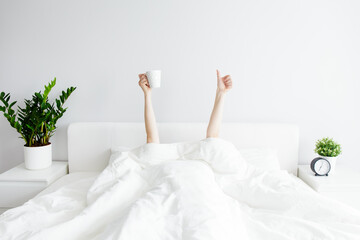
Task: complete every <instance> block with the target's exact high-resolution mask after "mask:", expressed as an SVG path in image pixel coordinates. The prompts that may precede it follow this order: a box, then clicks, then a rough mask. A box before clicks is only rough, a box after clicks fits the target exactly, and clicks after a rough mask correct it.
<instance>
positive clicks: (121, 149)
mask: <svg viewBox="0 0 360 240" xmlns="http://www.w3.org/2000/svg"><path fill="white" fill-rule="evenodd" d="M110 150H111V154H113V153H116V152H128V151H130V150H131V148H129V147H126V146H116V147H111V149H110Z"/></svg>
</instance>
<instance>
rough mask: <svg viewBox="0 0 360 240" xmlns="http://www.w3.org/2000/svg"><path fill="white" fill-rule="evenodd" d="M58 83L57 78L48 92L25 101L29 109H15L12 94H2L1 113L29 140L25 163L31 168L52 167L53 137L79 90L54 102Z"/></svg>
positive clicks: (25, 146)
mask: <svg viewBox="0 0 360 240" xmlns="http://www.w3.org/2000/svg"><path fill="white" fill-rule="evenodd" d="M55 84H56V78H54V80H53V81H51V82H50V83H49V84H48V85H45V90H44V93H41V91H40V92H36V93H35V94H34V95H33V96H32V98H31V99H30V100H26V99H25V107H24V108H21V107H19V106H18V109H17V111H15V110H14V109H13V107H14V105H15V104H16V101H15V102H10V93H5V92H1V93H0V112H3V113H4V116H5V118H6V119H7V120H8V121H9V123H10V125H11V126H12V127H13V128H14V129H15V130H16V131H17V132H18V133H19V134H20V138H22V139H23V140H24V141H25V145H24V161H25V167H26V168H27V169H32V170H36V169H43V168H47V167H49V166H51V163H52V149H51V143H50V137H51V136H53V135H54V133H55V130H56V123H57V121H58V120H59V119H60V118H61V117H62V116H63V114H64V113H65V112H66V108H64V107H63V105H64V103H65V101H66V100H67V99H68V98H69V96H70V95H71V93H72V92H74V91H75V89H76V87H70V88H68V89H67V90H66V91H62V93H61V95H60V96H59V98H58V99H55V102H54V103H50V102H49V99H48V96H49V93H50V91H51V89H52V88H53V87H54V86H55Z"/></svg>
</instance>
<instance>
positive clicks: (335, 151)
mask: <svg viewBox="0 0 360 240" xmlns="http://www.w3.org/2000/svg"><path fill="white" fill-rule="evenodd" d="M315 152H316V153H317V154H319V156H320V157H322V158H325V159H326V160H328V161H329V162H330V165H331V172H332V173H334V172H335V166H336V160H337V158H338V156H339V155H340V154H341V146H340V144H338V143H337V142H335V141H334V140H333V139H332V138H327V137H326V138H322V139H319V140H317V141H316V145H315Z"/></svg>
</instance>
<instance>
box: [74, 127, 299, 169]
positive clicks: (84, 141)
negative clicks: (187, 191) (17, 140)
mask: <svg viewBox="0 0 360 240" xmlns="http://www.w3.org/2000/svg"><path fill="white" fill-rule="evenodd" d="M158 128H159V134H160V140H161V142H162V143H171V142H183V141H193V140H200V139H203V138H204V137H205V134H206V128H207V123H158ZM220 136H221V137H222V138H223V139H226V140H229V141H231V142H232V143H233V144H234V145H235V146H236V147H237V148H251V147H271V148H276V149H277V150H278V157H279V162H280V167H281V168H282V169H285V170H287V171H288V172H289V173H293V174H295V175H296V171H297V164H298V146H299V128H298V126H296V125H292V124H262V123H223V125H222V128H221V132H220ZM145 141H146V135H145V127H144V123H126V122H120V123H104V122H99V123H97V122H91V123H72V124H70V126H69V128H68V161H69V171H70V173H71V172H85V171H92V172H93V171H101V170H103V169H104V168H105V166H106V165H107V163H108V159H109V156H110V149H111V147H116V146H126V147H136V146H139V145H141V144H144V143H145Z"/></svg>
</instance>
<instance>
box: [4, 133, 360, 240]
mask: <svg viewBox="0 0 360 240" xmlns="http://www.w3.org/2000/svg"><path fill="white" fill-rule="evenodd" d="M79 174H81V175H82V176H81V177H80V175H68V176H67V177H66V178H65V177H64V178H63V179H61V180H60V181H58V182H57V183H56V184H54V186H53V187H52V189H51V188H49V189H47V190H46V191H44V192H42V193H41V194H39V195H38V196H37V197H35V198H34V199H32V200H30V201H28V202H27V203H25V204H24V205H23V206H21V207H18V208H15V209H12V210H9V211H7V212H6V213H5V214H3V215H2V216H0V236H1V239H6V240H10V239H36V240H38V239H46V240H47V239H51V240H54V239H59V240H60V239H61V240H62V239H74V240H80V239H81V240H82V239H84V240H89V239H93V240H106V239H107V240H111V239H119V240H143V239H150V240H152V239H154V240H157V239H159V240H180V239H181V240H201V239H204V240H205V239H206V240H222V239H226V240H232V239H234V240H235V239H255V240H263V239H266V240H295V239H297V240H306V239H308V240H314V239H326V240H328V239H330V240H331V239H334V240H335V239H336V240H339V239H346V240H350V239H351V240H358V239H359V236H360V212H359V211H357V210H355V209H352V208H350V207H347V206H346V205H344V204H341V203H339V202H336V201H333V200H331V199H327V198H325V197H323V196H321V195H319V194H318V193H316V192H314V191H313V190H312V189H311V188H310V187H308V186H307V185H306V184H305V183H303V182H302V181H301V180H300V179H298V178H296V177H295V176H293V175H290V174H288V173H287V172H286V171H281V170H272V171H262V170H259V169H256V168H254V167H251V166H249V165H247V163H246V161H244V160H243V159H242V158H241V155H240V154H239V152H238V151H237V150H236V148H235V147H234V146H233V145H231V144H230V143H228V142H225V141H222V140H215V139H207V140H204V141H199V142H195V143H191V144H147V145H145V146H142V147H140V148H138V149H135V150H133V151H131V152H122V153H120V152H119V153H115V154H113V155H112V157H111V159H110V162H109V165H108V167H107V168H106V169H105V170H104V171H103V172H102V173H100V174H99V175H98V176H97V174H94V173H92V174H91V173H90V174H89V175H86V174H88V173H79ZM83 174H84V175H83ZM96 176H97V177H96ZM95 177H96V179H95ZM94 179H95V180H94ZM56 185H58V186H56Z"/></svg>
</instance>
